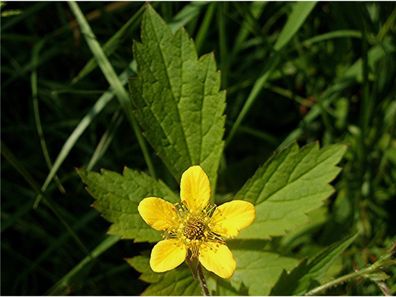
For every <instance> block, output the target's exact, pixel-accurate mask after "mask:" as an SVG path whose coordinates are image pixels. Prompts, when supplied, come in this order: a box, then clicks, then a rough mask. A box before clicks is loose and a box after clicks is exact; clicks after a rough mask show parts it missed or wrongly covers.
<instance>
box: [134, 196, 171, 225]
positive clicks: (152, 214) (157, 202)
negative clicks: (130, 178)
mask: <svg viewBox="0 0 396 297" xmlns="http://www.w3.org/2000/svg"><path fill="white" fill-rule="evenodd" d="M138 211H139V214H140V216H141V217H142V218H143V220H144V221H145V222H146V223H147V224H149V225H150V226H151V227H152V228H154V229H156V230H159V231H162V230H169V229H175V228H177V226H178V216H177V212H176V208H175V206H174V205H173V204H171V203H169V202H168V201H165V200H164V199H161V198H157V197H148V198H144V199H143V200H142V201H140V203H139V206H138Z"/></svg>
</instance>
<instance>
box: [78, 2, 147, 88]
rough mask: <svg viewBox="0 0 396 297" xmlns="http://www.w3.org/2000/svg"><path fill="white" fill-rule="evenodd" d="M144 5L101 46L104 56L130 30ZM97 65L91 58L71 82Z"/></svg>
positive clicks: (109, 52)
mask: <svg viewBox="0 0 396 297" xmlns="http://www.w3.org/2000/svg"><path fill="white" fill-rule="evenodd" d="M143 9H144V5H142V7H141V8H140V9H139V10H138V11H137V12H136V13H135V14H134V15H133V16H132V17H131V18H130V19H129V20H128V22H126V23H125V24H124V25H123V26H122V27H121V29H120V30H118V31H117V32H116V33H115V34H114V35H113V36H112V37H111V38H110V39H109V40H108V41H107V42H106V43H105V44H104V46H103V52H104V53H105V55H106V56H110V55H111V54H112V53H113V52H114V51H115V50H116V49H117V47H118V46H119V44H120V42H121V40H122V39H123V38H124V36H125V34H126V33H127V32H129V31H130V30H132V29H133V28H134V27H135V26H136V25H137V24H138V22H137V21H138V20H139V19H140V17H141V15H142V12H143ZM97 66H98V63H97V62H96V59H95V58H91V59H90V60H89V61H88V62H87V64H85V66H84V67H83V69H82V70H81V71H80V72H79V73H78V75H77V76H76V77H75V78H74V79H73V81H72V84H75V83H77V82H78V81H80V80H81V79H82V78H84V77H85V76H87V75H88V74H89V73H91V71H93V70H94V69H95V68H96V67H97Z"/></svg>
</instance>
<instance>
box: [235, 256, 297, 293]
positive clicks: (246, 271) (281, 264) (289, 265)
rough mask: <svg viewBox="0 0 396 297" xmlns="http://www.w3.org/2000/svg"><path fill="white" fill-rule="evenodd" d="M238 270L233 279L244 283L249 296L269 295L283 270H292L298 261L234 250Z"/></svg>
mask: <svg viewBox="0 0 396 297" xmlns="http://www.w3.org/2000/svg"><path fill="white" fill-rule="evenodd" d="M232 253H233V254H234V256H235V258H236V261H237V269H236V271H235V273H234V275H233V277H232V279H231V282H232V283H233V284H234V285H235V284H238V283H239V282H242V283H243V284H244V285H245V286H246V287H247V288H248V292H249V295H268V294H269V292H270V291H271V289H272V287H273V286H274V285H275V283H276V281H277V280H278V278H279V277H280V275H281V273H282V271H283V270H287V271H289V270H291V269H293V268H294V267H295V266H296V265H297V264H298V260H296V259H293V258H289V257H283V256H280V255H278V254H276V253H272V252H266V251H260V250H233V251H232Z"/></svg>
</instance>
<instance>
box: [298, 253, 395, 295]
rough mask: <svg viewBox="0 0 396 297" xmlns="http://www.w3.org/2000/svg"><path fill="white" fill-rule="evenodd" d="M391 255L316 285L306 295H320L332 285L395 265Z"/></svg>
mask: <svg viewBox="0 0 396 297" xmlns="http://www.w3.org/2000/svg"><path fill="white" fill-rule="evenodd" d="M390 257H391V254H389V255H387V256H385V257H383V258H380V259H379V260H378V261H376V262H375V263H374V264H372V265H370V266H369V267H366V268H364V269H361V270H358V271H355V272H351V273H348V274H346V275H343V276H341V277H339V278H336V279H335V280H332V281H330V282H328V283H325V284H323V285H321V286H319V287H316V288H314V289H312V290H310V291H308V292H307V293H305V295H306V296H312V295H318V294H319V293H322V292H323V291H326V290H327V289H329V288H331V287H334V286H337V285H340V284H342V283H344V282H347V281H349V280H351V279H354V278H357V277H360V276H365V275H368V274H370V273H373V272H376V271H377V270H379V269H381V268H382V267H385V266H390V265H395V264H396V261H395V260H392V259H390Z"/></svg>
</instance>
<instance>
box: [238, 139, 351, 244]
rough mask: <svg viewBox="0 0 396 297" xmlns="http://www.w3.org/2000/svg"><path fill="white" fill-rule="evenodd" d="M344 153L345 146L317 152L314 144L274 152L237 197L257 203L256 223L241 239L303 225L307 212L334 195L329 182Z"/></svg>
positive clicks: (331, 146) (328, 147) (284, 231)
mask: <svg viewBox="0 0 396 297" xmlns="http://www.w3.org/2000/svg"><path fill="white" fill-rule="evenodd" d="M345 150H346V146H345V145H339V144H337V145H330V146H327V147H324V148H322V149H319V145H318V144H317V143H313V144H309V145H306V146H305V147H303V148H301V149H300V148H299V147H298V145H297V144H294V145H291V146H289V147H288V148H286V149H285V150H283V151H280V152H277V153H275V155H274V156H273V157H272V158H270V160H268V161H267V162H266V163H265V164H264V165H263V166H262V167H260V168H259V169H258V170H257V171H256V173H255V174H254V175H253V177H252V178H250V179H249V180H248V181H247V182H246V184H245V185H244V186H243V187H242V189H241V190H240V191H239V192H238V193H237V195H236V199H244V200H248V201H251V202H252V203H254V204H256V220H255V221H254V223H253V224H252V225H251V226H250V227H249V228H247V229H245V230H243V231H242V232H241V234H240V238H250V239H268V238H270V237H273V236H281V235H284V234H286V232H287V231H289V230H293V229H295V228H296V227H298V226H301V225H303V224H304V223H306V222H307V216H306V213H307V212H309V211H311V210H314V209H316V208H318V207H320V206H321V205H322V203H323V200H325V199H326V198H328V197H329V196H330V195H331V194H332V193H333V192H334V189H333V187H331V186H330V185H329V182H330V181H332V180H333V179H334V178H335V177H336V176H337V174H338V173H339V172H340V168H338V167H336V166H335V165H336V164H337V163H338V162H339V161H340V160H341V158H342V156H343V155H344V153H345Z"/></svg>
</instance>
